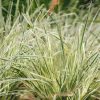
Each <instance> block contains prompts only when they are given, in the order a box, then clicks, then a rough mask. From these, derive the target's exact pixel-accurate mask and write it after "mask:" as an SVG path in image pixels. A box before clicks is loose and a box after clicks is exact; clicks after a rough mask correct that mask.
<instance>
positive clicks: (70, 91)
mask: <svg viewBox="0 0 100 100" xmlns="http://www.w3.org/2000/svg"><path fill="white" fill-rule="evenodd" d="M41 9H42V11H41V12H40V10H41ZM90 16H91V13H90V15H89V14H88V15H86V16H84V17H83V18H80V17H79V16H77V15H76V14H74V13H69V14H65V13H63V14H62V13H58V14H55V13H54V14H52V15H50V16H48V15H47V12H46V10H45V9H44V8H41V7H40V8H38V9H37V10H36V11H35V12H34V13H33V14H29V13H28V12H27V13H23V14H22V15H19V16H18V17H17V18H16V19H15V21H14V22H13V24H12V26H11V28H10V30H9V31H8V33H7V34H6V35H4V37H3V39H2V42H1V45H0V100H16V99H17V100H19V99H20V98H21V97H22V95H24V97H25V96H27V95H28V94H29V95H31V96H33V97H31V98H35V100H37V99H38V100H92V99H93V100H94V98H99V94H100V73H99V72H100V66H99V65H100V61H99V60H100V59H99V57H100V55H99V52H100V47H99V43H100V40H99V35H100V34H99V32H100V29H99V27H100V24H99V23H96V22H95V20H96V19H98V16H99V10H98V11H97V13H96V15H95V16H94V17H93V18H91V19H92V20H91V21H90ZM3 32H5V30H3V31H1V33H3ZM24 97H23V98H24ZM27 97H28V96H27ZM29 100H31V99H29ZM98 100H99V99H98Z"/></svg>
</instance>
